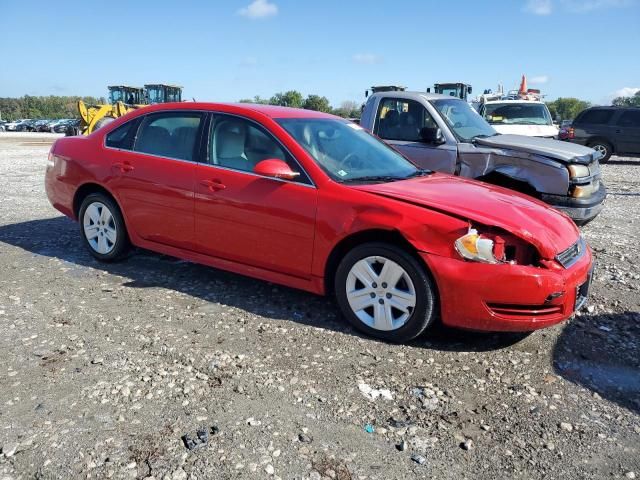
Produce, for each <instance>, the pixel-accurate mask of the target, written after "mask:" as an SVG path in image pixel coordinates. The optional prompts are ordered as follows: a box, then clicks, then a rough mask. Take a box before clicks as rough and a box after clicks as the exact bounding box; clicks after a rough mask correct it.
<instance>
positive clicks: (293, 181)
mask: <svg viewBox="0 0 640 480" xmlns="http://www.w3.org/2000/svg"><path fill="white" fill-rule="evenodd" d="M209 113H210V114H211V115H212V116H213V115H226V116H229V117H235V118H239V119H240V120H246V121H248V122H250V123H253V124H255V125H257V126H258V127H260V128H261V129H262V130H266V131H267V133H268V134H269V135H270V136H271V137H272V138H273V140H274V141H275V142H276V144H277V145H279V146H280V147H281V148H282V149H283V150H284V151H285V152H286V153H287V154H289V156H290V157H291V158H292V159H293V161H294V162H296V165H298V167H299V168H300V171H302V172H303V173H304V174H305V175H306V176H307V178H308V179H309V181H310V182H311V184H308V183H305V182H296V181H295V180H286V179H283V178H275V177H267V176H265V175H259V174H257V173H254V172H249V171H247V170H240V169H238V168H230V167H223V166H221V165H215V164H212V163H209V152H210V149H211V133H212V130H211V129H212V128H213V124H214V122H213V121H211V122H209V132H208V133H207V158H206V160H207V161H206V162H202V164H203V165H206V166H208V167H213V168H221V169H223V170H229V171H232V172H240V173H247V174H250V175H253V176H256V177H261V178H270V179H272V180H278V181H281V182H285V183H295V184H297V185H306V186H308V187H313V188H318V187H317V186H316V184H315V182H314V181H313V178H311V175H309V173H307V171H306V170H305V169H304V168H303V167H302V165H301V164H300V162H299V161H298V159H297V158H296V157H295V155H294V154H293V153H291V151H290V150H289V149H288V148H287V147H286V146H285V145H283V144H282V142H280V140H279V139H278V138H277V137H276V136H275V135H274V134H273V132H271V130H269V129H268V128H266V127H265V126H264V125H262V124H260V123H259V122H257V121H255V120H253V119H251V118H247V117H244V116H242V115H238V114H236V113H227V112H220V111H218V110H210V111H209ZM212 120H213V119H212Z"/></svg>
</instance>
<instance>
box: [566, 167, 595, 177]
mask: <svg viewBox="0 0 640 480" xmlns="http://www.w3.org/2000/svg"><path fill="white" fill-rule="evenodd" d="M590 174H591V173H590V172H589V167H588V166H586V165H576V164H573V165H569V176H570V177H571V178H580V177H588V176H589V175H590Z"/></svg>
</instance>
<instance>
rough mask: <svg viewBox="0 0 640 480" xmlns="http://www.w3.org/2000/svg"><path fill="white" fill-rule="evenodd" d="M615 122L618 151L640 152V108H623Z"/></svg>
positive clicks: (635, 153)
mask: <svg viewBox="0 0 640 480" xmlns="http://www.w3.org/2000/svg"><path fill="white" fill-rule="evenodd" d="M615 124H616V125H615V129H616V130H615V132H616V138H617V143H618V153H631V154H634V155H637V154H640V109H631V108H630V109H621V110H620V115H619V116H618V118H617V119H616V120H615Z"/></svg>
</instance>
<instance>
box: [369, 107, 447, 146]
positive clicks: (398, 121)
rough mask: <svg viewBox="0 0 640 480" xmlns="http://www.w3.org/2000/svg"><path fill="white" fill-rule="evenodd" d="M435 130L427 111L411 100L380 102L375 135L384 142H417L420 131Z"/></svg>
mask: <svg viewBox="0 0 640 480" xmlns="http://www.w3.org/2000/svg"><path fill="white" fill-rule="evenodd" d="M425 127H427V128H436V127H437V125H436V122H435V121H434V119H433V117H432V116H431V115H430V114H429V112H428V111H427V109H426V108H425V107H424V106H423V105H421V104H420V103H418V102H416V101H413V100H403V99H394V98H385V99H383V100H382V101H381V102H380V107H379V108H378V115H377V117H376V128H375V133H376V134H377V135H378V136H379V137H380V138H384V139H385V140H399V141H405V142H419V141H420V140H421V139H420V130H421V129H423V128H425Z"/></svg>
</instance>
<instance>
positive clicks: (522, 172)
mask: <svg viewBox="0 0 640 480" xmlns="http://www.w3.org/2000/svg"><path fill="white" fill-rule="evenodd" d="M360 124H361V125H362V126H363V127H365V128H367V129H369V130H370V131H372V132H373V133H375V134H376V135H378V136H379V137H380V138H381V139H382V140H384V141H385V142H387V143H388V144H390V145H391V146H393V147H394V148H395V149H396V150H398V151H399V152H401V153H402V154H404V155H405V156H406V157H407V158H409V159H410V160H412V161H413V162H414V163H415V164H417V165H418V166H420V167H422V168H425V169H429V170H434V171H438V172H444V173H450V174H454V175H460V176H462V177H467V178H474V179H478V180H482V181H485V182H487V183H491V184H495V185H499V186H502V187H506V188H510V189H513V190H516V191H518V192H521V193H525V194H528V195H530V196H532V197H535V198H537V199H539V200H541V201H543V202H546V203H547V204H549V205H552V206H553V207H555V208H557V209H558V210H560V211H562V212H564V213H566V214H567V215H568V216H569V217H571V218H572V219H573V220H574V222H575V223H576V224H578V225H585V224H586V223H588V222H589V221H591V220H592V219H593V218H595V217H596V216H597V215H598V213H600V211H601V210H602V208H603V206H604V200H605V197H606V194H607V192H606V188H605V186H604V183H603V182H602V179H601V172H600V163H599V159H600V156H601V154H600V153H598V152H596V151H595V150H593V149H591V148H588V147H584V146H582V145H577V144H573V143H567V142H560V141H558V140H553V139H548V138H539V137H529V136H524V135H510V134H505V135H501V134H499V133H498V132H496V131H495V129H494V128H493V127H492V126H491V125H489V124H488V123H487V122H486V121H485V120H484V118H482V117H481V116H480V115H479V114H478V113H477V112H476V111H475V110H473V108H471V106H470V105H469V104H468V103H467V102H465V101H463V100H460V99H457V98H452V97H447V96H444V95H438V94H430V93H424V92H407V91H390V92H376V93H374V94H373V95H372V96H370V97H369V99H368V100H367V102H366V104H365V106H364V109H363V111H362V118H361V121H360Z"/></svg>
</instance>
